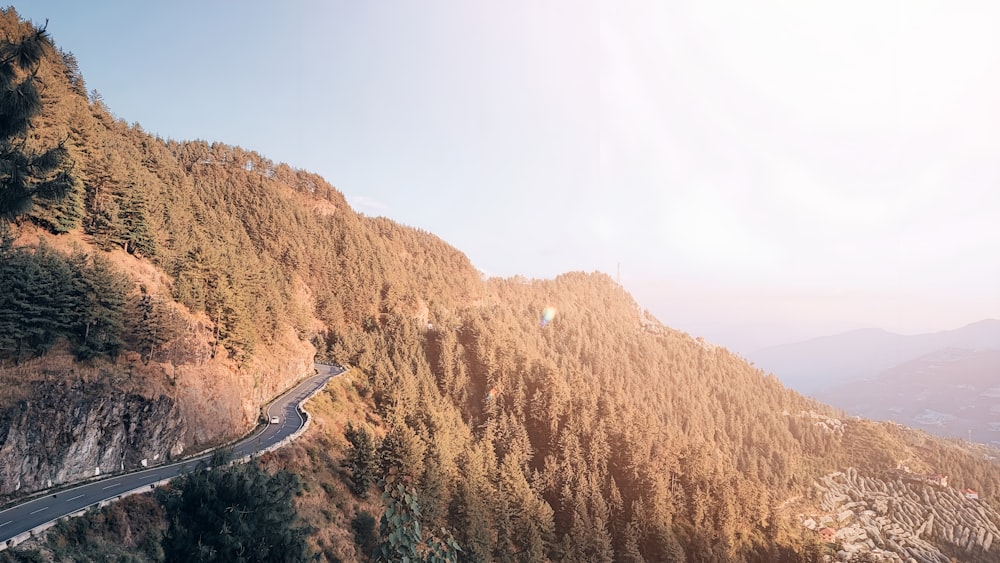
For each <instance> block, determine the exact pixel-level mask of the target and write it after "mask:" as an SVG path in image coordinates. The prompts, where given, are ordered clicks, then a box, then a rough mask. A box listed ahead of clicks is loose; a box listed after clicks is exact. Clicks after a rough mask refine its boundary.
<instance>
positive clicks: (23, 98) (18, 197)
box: [0, 26, 72, 223]
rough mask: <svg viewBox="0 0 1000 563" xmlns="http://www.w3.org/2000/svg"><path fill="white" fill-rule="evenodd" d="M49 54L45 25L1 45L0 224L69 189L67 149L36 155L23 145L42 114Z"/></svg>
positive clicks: (70, 180) (59, 195) (70, 179)
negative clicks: (42, 76) (43, 67)
mask: <svg viewBox="0 0 1000 563" xmlns="http://www.w3.org/2000/svg"><path fill="white" fill-rule="evenodd" d="M29 27H30V26H29ZM51 49H52V43H51V41H50V39H49V36H48V34H47V33H46V31H45V27H44V26H43V27H41V28H33V29H31V31H29V32H28V33H27V34H25V35H24V36H22V37H20V38H17V39H14V40H9V39H3V40H0V222H4V223H7V222H11V221H13V220H15V219H16V218H18V217H19V216H21V215H23V214H25V213H27V212H28V211H30V210H31V208H32V205H33V201H34V199H35V198H36V197H37V198H49V199H55V198H59V197H61V196H62V195H63V194H65V193H66V192H67V191H68V190H69V189H70V187H71V185H72V178H71V177H70V174H69V170H68V164H69V163H68V160H69V158H68V155H67V152H66V149H65V147H63V146H62V145H59V146H56V147H53V148H50V149H48V150H45V151H42V152H36V151H34V150H32V149H30V148H28V146H27V137H28V132H29V131H30V129H31V126H32V123H31V122H32V119H33V118H34V117H35V116H37V115H38V113H39V112H41V110H42V99H41V95H40V93H39V80H38V77H37V71H38V67H39V65H40V64H41V62H42V59H43V57H44V56H45V54H46V52H47V51H49V50H51Z"/></svg>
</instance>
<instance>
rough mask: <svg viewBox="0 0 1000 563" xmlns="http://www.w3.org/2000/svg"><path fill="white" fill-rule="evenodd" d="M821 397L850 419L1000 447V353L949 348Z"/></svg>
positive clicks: (856, 381) (823, 391) (822, 394)
mask: <svg viewBox="0 0 1000 563" xmlns="http://www.w3.org/2000/svg"><path fill="white" fill-rule="evenodd" d="M817 398H819V399H820V400H822V401H824V402H827V403H830V404H832V405H836V406H839V407H841V408H843V409H845V410H847V411H849V412H850V413H851V414H856V415H860V416H865V417H869V418H875V419H886V420H893V421H896V422H900V423H902V424H905V425H907V426H911V427H913V428H921V429H924V430H927V431H929V432H932V433H934V434H938V435H941V436H951V437H955V438H966V439H969V438H971V439H972V440H974V441H977V442H986V443H993V444H994V445H1000V350H963V349H960V348H946V349H944V350H940V351H937V352H933V353H931V354H927V355H926V356H921V357H920V358H917V359H915V360H911V361H909V362H906V363H903V364H900V365H898V366H895V367H893V368H890V369H887V370H885V371H883V372H881V373H879V374H878V375H876V376H874V377H872V378H865V379H861V380H855V381H851V382H848V383H843V384H841V385H838V386H836V387H833V388H830V389H823V390H821V391H818V392H817Z"/></svg>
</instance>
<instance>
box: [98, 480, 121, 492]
mask: <svg viewBox="0 0 1000 563" xmlns="http://www.w3.org/2000/svg"><path fill="white" fill-rule="evenodd" d="M118 485H121V483H120V482H119V483H112V484H111V485H108V486H107V487H101V490H102V491H103V490H104V489H110V488H111V487H117V486H118Z"/></svg>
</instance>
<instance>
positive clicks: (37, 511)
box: [29, 506, 49, 514]
mask: <svg viewBox="0 0 1000 563" xmlns="http://www.w3.org/2000/svg"><path fill="white" fill-rule="evenodd" d="M48 509H49V507H47V506H46V507H44V508H39V509H38V510H35V511H33V512H30V513H29V514H38V513H39V512H41V511H43V510H48Z"/></svg>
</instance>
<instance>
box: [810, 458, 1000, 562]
mask: <svg viewBox="0 0 1000 563" xmlns="http://www.w3.org/2000/svg"><path fill="white" fill-rule="evenodd" d="M905 477H906V475H904V474H902V473H899V474H895V475H889V476H887V477H886V479H877V478H872V477H866V476H863V475H860V474H859V473H858V471H857V470H855V469H854V468H850V469H848V470H847V471H846V472H844V473H841V472H837V473H831V474H829V475H826V476H824V477H823V478H822V479H820V480H819V481H818V482H816V483H814V484H813V486H814V487H815V488H816V490H817V491H818V492H819V493H820V496H821V501H820V508H821V509H822V510H823V511H824V512H826V513H828V515H811V516H804V517H803V525H804V526H805V527H807V528H810V529H815V528H816V526H817V525H816V522H817V521H819V522H820V523H823V524H825V525H830V526H837V527H839V529H838V530H837V531H836V540H837V543H838V555H839V559H840V560H841V561H850V560H852V559H853V558H854V554H856V553H864V552H868V553H872V554H875V555H876V556H877V557H880V558H882V559H883V560H886V561H911V560H912V561H920V562H926V563H948V562H949V561H951V559H950V558H949V557H947V556H945V555H944V554H943V553H942V551H941V547H942V546H945V545H947V546H948V547H949V551H956V550H960V551H963V552H966V553H979V554H983V553H987V554H990V555H993V554H995V555H996V556H997V557H998V558H1000V548H998V547H997V545H995V542H996V541H997V538H998V537H1000V530H998V526H1000V513H998V512H997V511H996V510H995V509H994V508H993V507H991V506H990V505H989V504H987V503H986V502H984V501H981V500H978V499H970V498H966V497H965V495H963V494H962V493H961V492H959V491H958V490H956V489H953V488H951V487H940V486H938V487H935V486H932V485H928V484H926V483H923V482H921V481H920V480H919V479H906V478H905ZM810 524H812V527H810Z"/></svg>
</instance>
